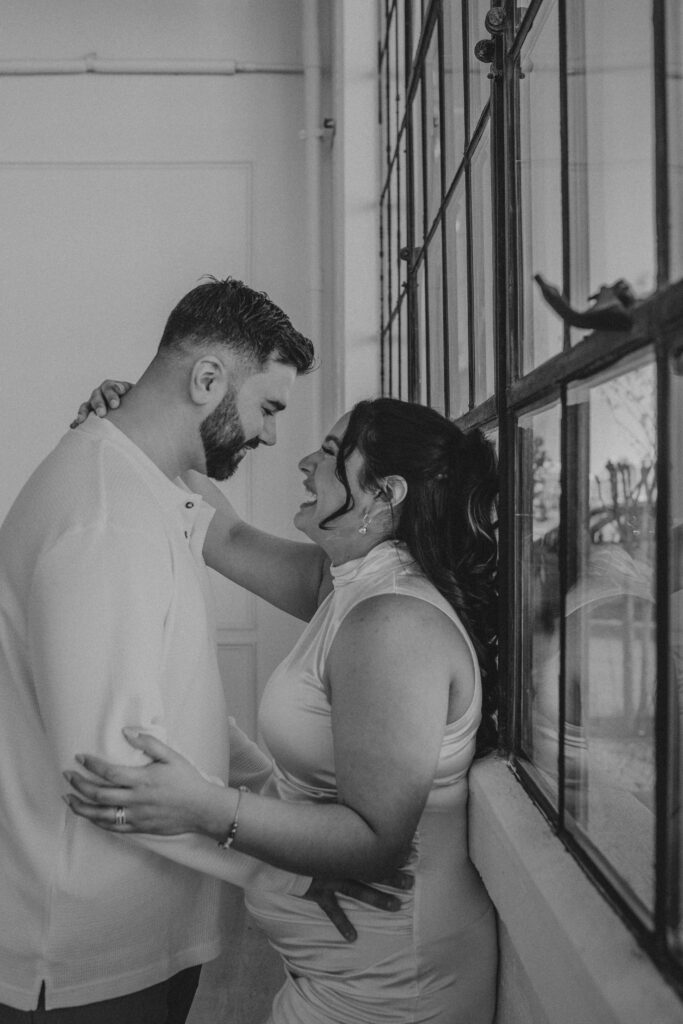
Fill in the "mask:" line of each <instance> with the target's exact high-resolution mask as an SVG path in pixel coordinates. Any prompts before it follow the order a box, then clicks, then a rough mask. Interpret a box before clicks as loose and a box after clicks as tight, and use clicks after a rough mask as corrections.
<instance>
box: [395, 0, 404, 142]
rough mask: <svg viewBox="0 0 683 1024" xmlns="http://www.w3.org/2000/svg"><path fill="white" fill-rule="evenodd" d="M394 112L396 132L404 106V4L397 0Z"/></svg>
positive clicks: (399, 125)
mask: <svg viewBox="0 0 683 1024" xmlns="http://www.w3.org/2000/svg"><path fill="white" fill-rule="evenodd" d="M394 17H395V18H396V111H397V114H396V116H397V130H398V129H400V127H401V120H402V118H403V114H404V113H405V106H406V20H405V19H406V16H405V11H404V4H403V2H402V0H399V2H398V4H397V5H396V14H395V15H394Z"/></svg>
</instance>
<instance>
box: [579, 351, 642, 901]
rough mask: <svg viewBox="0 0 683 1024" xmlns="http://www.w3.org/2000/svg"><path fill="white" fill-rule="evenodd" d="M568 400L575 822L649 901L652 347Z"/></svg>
mask: <svg viewBox="0 0 683 1024" xmlns="http://www.w3.org/2000/svg"><path fill="white" fill-rule="evenodd" d="M568 404H569V409H568V413H569V419H568V429H569V431H570V444H571V446H572V447H574V448H575V450H576V453H577V458H578V467H577V474H576V477H575V484H574V486H570V493H569V496H568V497H569V501H568V506H569V509H570V513H569V515H570V520H569V525H568V530H569V534H570V544H571V545H572V547H573V551H574V557H573V558H570V562H569V579H568V592H567V598H566V661H565V678H566V709H567V714H566V723H565V728H566V750H565V757H566V781H567V789H566V793H565V797H566V812H567V819H568V825H569V827H570V828H573V829H574V830H577V831H580V832H581V833H582V834H583V835H584V836H585V837H587V838H588V839H589V840H590V841H591V842H592V844H593V845H594V847H596V849H597V850H598V851H599V852H600V853H602V855H603V856H604V857H605V858H606V859H607V860H608V862H609V863H610V865H611V867H612V869H613V870H614V871H616V873H617V875H619V876H621V878H622V879H623V880H624V881H625V882H626V883H627V884H628V885H629V887H630V888H631V890H632V891H633V893H634V894H635V895H636V896H637V897H638V899H639V900H640V901H641V902H642V904H643V905H644V906H645V907H646V908H648V909H649V908H651V906H652V899H653V875H652V870H653V857H654V739H653V724H654V699H655V668H656V664H655V647H654V639H655V637H654V629H655V613H654V585H653V577H654V565H655V542H654V529H655V511H656V500H657V495H656V481H655V373H654V365H653V363H652V361H651V358H650V356H649V354H648V359H647V362H643V357H642V355H641V356H640V361H639V362H638V363H635V362H632V363H630V364H628V363H627V364H622V365H621V366H620V367H618V368H617V369H616V370H615V369H612V370H611V371H610V375H609V376H608V375H607V374H605V375H604V376H602V377H596V378H594V379H593V380H591V381H590V382H589V383H586V384H580V385H579V384H577V385H574V386H573V387H572V388H571V389H570V391H569V393H568ZM572 476H573V474H572Z"/></svg>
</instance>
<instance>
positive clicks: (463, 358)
mask: <svg viewBox="0 0 683 1024" xmlns="http://www.w3.org/2000/svg"><path fill="white" fill-rule="evenodd" d="M446 254H447V261H448V262H447V265H448V294H447V302H448V362H449V378H450V380H449V389H450V396H449V397H450V410H449V412H450V415H451V416H462V415H463V413H465V412H467V410H468V409H469V407H470V380H469V362H470V353H469V334H470V332H469V324H468V300H467V217H466V212H465V179H464V178H461V180H460V182H459V183H458V186H457V188H456V190H455V192H454V193H453V196H452V198H451V201H450V203H449V204H448V207H447V209H446Z"/></svg>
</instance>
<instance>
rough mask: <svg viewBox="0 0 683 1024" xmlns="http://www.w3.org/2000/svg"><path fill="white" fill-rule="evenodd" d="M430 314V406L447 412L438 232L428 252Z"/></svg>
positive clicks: (441, 265) (440, 260)
mask: <svg viewBox="0 0 683 1024" xmlns="http://www.w3.org/2000/svg"><path fill="white" fill-rule="evenodd" d="M427 288H428V303H429V305H428V313H429V404H430V405H431V406H432V407H433V408H434V409H437V410H438V411H439V412H440V413H445V412H446V381H445V378H444V358H443V246H442V241H441V229H440V228H439V230H438V231H437V232H436V233H435V234H434V235H433V236H432V239H431V241H430V243H429V249H428V250H427Z"/></svg>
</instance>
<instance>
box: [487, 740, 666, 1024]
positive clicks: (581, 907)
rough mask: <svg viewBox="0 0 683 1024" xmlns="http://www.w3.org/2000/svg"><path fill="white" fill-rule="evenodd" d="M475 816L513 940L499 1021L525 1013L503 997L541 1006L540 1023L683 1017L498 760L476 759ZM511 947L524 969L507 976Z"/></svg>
mask: <svg viewBox="0 0 683 1024" xmlns="http://www.w3.org/2000/svg"><path fill="white" fill-rule="evenodd" d="M469 815H470V852H471V857H472V860H473V861H474V864H475V865H476V867H477V870H478V871H479V873H480V874H481V876H482V878H483V880H484V884H485V885H486V888H487V889H488V892H489V894H490V896H491V899H492V900H493V902H494V904H495V905H496V909H497V911H498V915H499V918H500V921H501V925H502V928H501V933H502V934H505V936H506V939H509V944H510V946H511V947H512V949H511V951H509V950H508V951H506V949H505V948H503V945H502V944H501V978H500V1000H499V1003H500V1005H499V1015H498V1020H499V1021H500V1022H501V1024H502V1022H507V1021H510V1022H514V1021H516V1020H517V1019H523V1018H518V1017H517V1016H516V1015H515V1012H514V1008H511V1009H510V1010H507V1009H506V1008H505V1007H504V1006H503V1005H502V1004H503V1002H504V1001H506V1000H510V1001H512V1002H514V1000H515V998H519V999H520V1001H522V1002H525V1003H526V1004H527V1005H534V1006H535V1007H536V1008H537V1011H536V1013H534V1018H535V1019H534V1024H536V1021H537V1020H538V1022H539V1024H541V1022H542V1021H543V1019H544V1018H545V1019H547V1021H548V1022H549V1024H559V1022H561V1024H589V1022H590V1024H593V1022H598V1021H599V1022H600V1024H643V1022H644V1021H647V1022H648V1024H672V1022H678V1021H680V1020H681V1012H682V1007H681V1002H680V1000H679V999H678V996H677V995H676V993H675V992H674V991H673V989H672V988H671V987H670V986H669V985H668V984H667V983H666V982H665V981H664V979H663V978H662V976H661V975H660V974H659V972H658V971H657V969H656V968H655V967H654V965H653V964H652V962H651V961H650V960H649V958H648V957H647V955H646V954H645V953H644V952H643V950H642V949H641V948H640V947H639V946H638V944H637V942H636V941H635V939H634V938H633V936H632V935H631V933H630V932H629V930H628V929H627V928H626V927H625V925H624V924H623V922H622V921H621V919H620V918H619V917H618V916H617V914H616V913H615V912H614V911H613V910H612V908H611V907H610V906H609V905H608V904H607V903H606V902H605V900H604V899H603V898H602V897H601V896H600V894H599V893H598V891H597V890H596V889H595V887H594V885H593V884H592V882H590V881H589V879H588V878H587V877H586V875H585V874H584V873H583V871H582V870H581V868H580V867H579V865H578V864H577V862H576V861H575V860H574V858H573V857H572V856H571V854H569V853H568V852H567V850H566V849H565V848H564V846H563V845H562V843H561V842H560V841H559V840H558V839H557V838H556V837H555V836H554V835H553V833H552V831H551V829H550V827H549V825H548V823H547V821H546V820H545V818H544V817H543V816H542V815H541V813H540V812H539V811H538V809H537V808H536V807H535V806H534V804H533V803H532V801H531V800H530V798H529V797H528V796H527V794H526V793H525V792H524V790H523V789H522V787H521V785H520V784H519V783H518V782H517V780H516V779H515V778H514V776H513V774H512V772H511V771H510V770H509V768H508V767H507V764H506V763H505V761H504V760H502V759H501V758H497V757H489V758H486V759H484V760H483V761H480V762H477V763H475V765H474V766H473V768H472V771H471V773H470V811H469ZM510 952H511V953H512V955H513V956H514V960H515V962H516V964H517V965H519V966H521V972H520V970H519V969H518V968H514V967H512V968H511V970H510V971H509V972H508V973H509V974H510V975H511V976H512V977H510V978H506V970H507V968H508V967H509V966H510V962H511V961H510V956H509V953H510ZM516 989H517V990H520V991H518V992H517V993H516V992H515V990H516ZM522 989H524V990H525V991H521V990H522Z"/></svg>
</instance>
